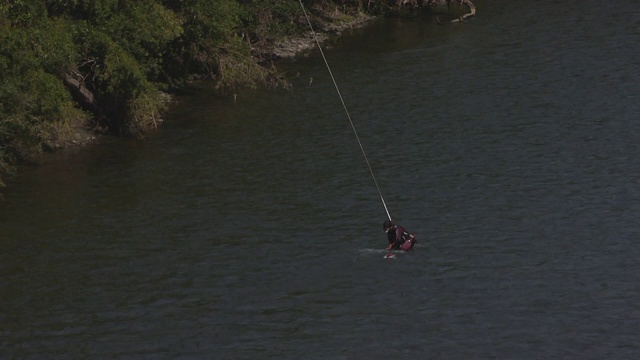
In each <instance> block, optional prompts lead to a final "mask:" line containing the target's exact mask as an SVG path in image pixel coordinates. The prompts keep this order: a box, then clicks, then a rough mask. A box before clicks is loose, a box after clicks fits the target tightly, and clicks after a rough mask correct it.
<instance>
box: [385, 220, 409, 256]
mask: <svg viewBox="0 0 640 360" xmlns="http://www.w3.org/2000/svg"><path fill="white" fill-rule="evenodd" d="M382 229H383V230H384V232H385V233H387V240H388V241H389V246H387V250H391V249H395V250H403V251H409V250H411V248H412V247H413V245H414V244H415V243H416V236H415V235H412V234H409V233H408V232H407V231H406V230H405V229H404V228H403V227H402V226H400V225H395V224H394V223H393V222H391V220H387V221H385V222H384V223H382Z"/></svg>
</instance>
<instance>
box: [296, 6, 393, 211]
mask: <svg viewBox="0 0 640 360" xmlns="http://www.w3.org/2000/svg"><path fill="white" fill-rule="evenodd" d="M298 1H299V2H300V7H301V8H302V12H303V13H304V17H305V18H306V19H307V23H308V24H309V28H310V29H311V34H312V35H313V40H314V41H315V42H316V44H317V45H318V50H320V55H322V59H323V60H324V64H325V65H326V66H327V70H328V71H329V75H330V76H331V80H332V81H333V86H335V88H336V92H337V93H338V97H339V98H340V102H341V103H342V107H343V108H344V112H345V113H346V114H347V119H349V124H351V129H352V130H353V134H354V135H355V136H356V140H357V141H358V145H360V151H362V156H363V157H364V161H365V162H366V163H367V167H368V168H369V173H370V174H371V178H373V183H374V184H375V185H376V189H378V195H380V200H381V201H382V206H384V211H386V212H387V218H389V221H391V215H390V214H389V209H388V208H387V203H386V202H385V201H384V197H382V191H380V186H378V181H377V180H376V176H375V174H374V173H373V169H372V168H371V164H370V163H369V159H368V158H367V153H366V152H365V151H364V147H363V146H362V142H361V141H360V136H358V132H357V131H356V127H355V125H353V120H351V115H349V110H347V105H345V103H344V99H343V98H342V94H340V89H339V88H338V83H337V82H336V79H335V78H334V77H333V73H332V72H331V67H330V66H329V62H328V61H327V58H326V56H324V51H322V46H320V41H318V36H317V35H316V32H315V30H313V25H311V20H310V19H309V15H307V11H306V10H305V9H304V5H303V4H302V0H298Z"/></svg>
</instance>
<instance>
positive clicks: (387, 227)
mask: <svg viewBox="0 0 640 360" xmlns="http://www.w3.org/2000/svg"><path fill="white" fill-rule="evenodd" d="M394 227H395V225H393V223H392V222H391V220H387V221H385V222H383V223H382V230H384V232H389V230H391V229H393V228H394Z"/></svg>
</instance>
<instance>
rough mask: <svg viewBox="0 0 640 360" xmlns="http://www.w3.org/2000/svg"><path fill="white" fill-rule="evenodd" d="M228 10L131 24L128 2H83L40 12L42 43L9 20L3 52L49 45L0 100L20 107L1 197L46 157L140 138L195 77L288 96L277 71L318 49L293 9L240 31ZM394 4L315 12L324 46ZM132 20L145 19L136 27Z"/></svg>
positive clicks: (0, 132) (7, 148) (169, 12)
mask: <svg viewBox="0 0 640 360" xmlns="http://www.w3.org/2000/svg"><path fill="white" fill-rule="evenodd" d="M205 3H206V4H208V3H207V2H206V1H205V2H203V4H205ZM228 3H229V4H235V5H234V6H235V7H232V8H231V10H229V9H227V8H225V9H224V11H226V12H231V13H229V14H228V17H229V18H228V19H227V18H225V17H224V16H222V17H219V18H216V19H214V20H207V19H208V18H207V17H206V16H204V15H207V14H209V15H210V14H217V13H218V12H217V11H219V10H220V9H218V8H217V7H216V6H217V5H203V7H198V8H196V7H194V8H191V7H184V8H182V7H181V6H182V5H180V6H177V7H174V8H165V7H164V6H163V5H160V3H154V4H155V5H154V6H153V7H152V8H151V9H147V8H144V7H140V6H141V5H132V6H130V7H129V8H128V9H127V10H128V11H129V12H130V14H126V15H125V14H123V12H122V10H123V9H120V8H119V6H120V5H118V7H115V8H113V9H107V10H104V9H102V10H101V11H103V10H104V11H107V12H108V11H111V12H112V14H113V16H112V17H111V18H109V17H107V16H103V15H104V14H102V15H101V14H97V13H95V12H96V11H98V9H97V8H96V9H93V10H91V9H87V8H84V7H81V6H80V5H76V6H77V7H78V9H76V10H75V11H72V9H69V8H65V7H57V6H55V5H40V6H41V8H40V9H39V10H38V11H40V14H41V15H39V16H40V17H39V18H34V19H33V20H32V22H33V23H34V24H31V27H33V28H36V29H38V30H39V31H42V29H49V30H50V31H49V32H48V33H47V34H46V35H44V34H43V33H39V32H37V31H32V32H29V31H28V30H29V26H27V27H25V28H20V26H22V24H21V23H17V22H15V21H14V22H13V23H12V22H10V21H9V22H4V23H3V25H2V26H0V30H4V31H7V32H11V31H13V32H11V34H14V33H15V34H17V35H15V38H13V39H11V38H10V39H9V40H10V41H9V44H8V45H5V48H6V49H9V50H10V49H12V48H15V49H16V50H15V51H18V50H17V49H23V48H25V47H27V48H29V47H31V48H34V49H39V48H42V49H43V50H41V52H42V51H46V56H44V55H43V54H40V53H39V52H38V51H35V50H32V51H30V52H28V53H26V54H22V55H21V56H20V57H11V58H10V61H9V67H8V70H11V71H14V72H18V71H21V72H27V73H28V74H27V75H28V76H30V77H32V78H33V79H32V81H29V82H20V81H18V80H16V79H18V78H19V77H5V78H4V79H3V78H2V75H0V87H3V88H6V89H9V91H8V92H7V91H4V92H2V91H0V100H2V102H3V103H6V104H12V105H13V106H8V107H6V108H5V109H0V110H3V111H0V118H2V119H3V121H2V122H0V188H1V187H2V186H4V184H3V182H2V176H3V175H5V178H7V175H10V174H12V173H14V172H15V166H16V164H20V163H22V164H25V163H38V162H39V161H42V159H43V157H44V158H46V153H49V152H52V151H58V150H60V149H64V148H67V147H76V146H86V145H89V144H91V143H94V142H97V141H99V140H100V138H101V137H102V136H108V135H124V136H135V137H144V136H145V134H146V133H148V132H149V131H153V130H154V129H156V128H157V127H159V126H160V125H161V123H162V121H163V120H162V114H163V112H164V111H166V109H167V108H168V107H170V106H171V103H172V101H173V100H172V96H170V95H168V94H172V93H175V91H176V90H178V91H179V89H181V88H183V87H185V86H188V82H189V81H190V79H192V77H194V76H195V77H197V78H199V79H209V80H210V81H213V82H214V83H215V87H216V88H217V89H219V90H220V94H221V95H222V96H229V95H231V96H235V95H234V94H235V90H236V89H239V88H246V87H251V88H268V87H274V86H284V87H287V86H288V85H289V83H288V79H287V78H286V77H285V76H284V75H283V74H280V72H279V70H278V67H277V66H276V64H277V62H278V61H279V60H281V59H288V58H293V57H296V56H299V55H300V54H301V53H304V52H308V51H312V50H313V49H314V48H315V47H316V43H315V39H314V37H313V35H312V34H311V32H310V31H309V29H308V24H307V22H306V19H305V18H303V17H302V15H301V13H300V9H299V6H298V4H297V2H291V3H287V5H286V6H285V5H283V6H282V7H281V8H277V7H274V5H273V4H262V5H260V6H259V7H257V8H255V9H254V8H251V12H252V16H251V17H250V20H248V21H247V20H243V22H238V21H239V20H238V18H236V17H235V16H236V15H237V14H241V13H242V12H241V10H242V11H247V10H248V9H249V8H243V6H245V5H239V3H237V2H235V1H231V0H229V1H228ZM394 3H395V2H386V1H377V2H372V1H369V3H368V5H367V6H368V7H367V8H364V6H361V7H348V6H345V5H340V6H338V5H336V4H333V3H331V2H326V3H323V4H322V5H314V6H313V8H311V9H307V11H308V13H309V15H310V18H311V22H312V24H313V27H314V29H315V31H316V34H317V37H318V40H319V41H320V42H321V43H324V42H325V41H327V40H329V39H332V38H336V37H339V36H340V35H341V34H342V33H343V32H344V31H346V30H348V29H355V28H360V27H363V26H366V25H367V24H368V23H369V21H371V20H372V19H375V18H377V17H379V16H385V15H389V14H390V11H392V12H393V11H399V8H397V7H396V8H395V10H390V9H392V8H393V7H392V6H390V5H388V4H394ZM375 4H378V5H375ZM380 4H387V5H380ZM423 4H424V2H423ZM34 6H35V5H34ZM372 6H378V7H377V8H373V7H372ZM7 9H9V10H12V9H13V6H9V7H8V8H1V7H0V16H4V17H8V14H9V12H7V11H6V10H7ZM234 9H235V10H234ZM243 9H244V10H243ZM415 9H417V8H416V7H414V8H411V9H410V11H415ZM22 10H24V9H22ZM27 10H29V9H27ZM36 10H37V9H30V11H32V12H33V13H38V12H37V11H36ZM3 11H4V12H3ZM233 11H236V13H233ZM42 14H44V15H42ZM234 14H236V15H234ZM98 15H100V16H98ZM245 15H246V14H245ZM130 18H135V19H137V20H136V21H137V22H136V23H135V24H134V25H132V24H131V22H130V21H129V20H131V19H130ZM191 18H192V19H193V20H187V19H191ZM105 19H111V20H105ZM0 20H1V19H0ZM88 24H93V25H95V26H88ZM16 29H17V30H19V31H17V32H16V31H14V30H16ZM149 29H154V30H153V31H151V32H147V31H146V30H149ZM196 30H197V31H196ZM20 32H21V33H23V34H22V35H20ZM34 34H35V35H34ZM38 34H40V35H38ZM126 34H130V35H126ZM131 34H133V35H131ZM47 36H50V38H48V37H47ZM25 39H26V40H25ZM212 39H216V40H215V41H213V40H212ZM2 40H3V41H5V42H6V41H7V39H2ZM21 42H26V44H22V43H21ZM0 45H2V44H0ZM15 51H14V52H15ZM153 53H159V54H161V55H155V56H152V55H151V54H153ZM2 57H3V54H2V53H0V60H2ZM5 57H6V56H5ZM16 59H17V60H16ZM78 59H81V60H80V61H79V60H78ZM22 62H24V64H23V63H22ZM27 75H25V76H24V77H27ZM63 84H64V85H63ZM0 90H2V89H0ZM7 94H8V95H7ZM15 99H20V100H19V101H15ZM34 102H36V103H37V106H33V103H34ZM14 104H15V105H14ZM81 109H82V110H81ZM3 112H4V113H3ZM43 154H44V155H43ZM8 177H11V176H8Z"/></svg>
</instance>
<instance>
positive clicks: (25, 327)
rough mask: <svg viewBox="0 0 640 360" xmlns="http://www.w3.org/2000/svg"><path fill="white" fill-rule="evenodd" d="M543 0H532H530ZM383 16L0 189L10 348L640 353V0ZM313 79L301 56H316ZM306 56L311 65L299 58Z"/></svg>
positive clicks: (523, 355) (89, 353)
mask: <svg viewBox="0 0 640 360" xmlns="http://www.w3.org/2000/svg"><path fill="white" fill-rule="evenodd" d="M534 4H535V5H534ZM476 5H477V6H478V16H477V17H476V18H474V19H472V20H471V21H470V22H468V23H465V24H453V25H452V24H444V25H438V24H437V23H436V22H435V21H432V20H428V19H424V18H414V19H384V20H380V21H375V22H373V23H372V24H371V26H369V27H367V28H365V29H362V30H358V31H355V32H354V33H353V34H349V35H346V36H344V37H342V38H341V39H340V40H339V41H338V42H337V43H336V44H335V46H333V47H331V48H330V49H327V50H326V55H327V58H328V61H329V63H330V64H331V66H332V70H333V73H334V75H335V76H336V79H337V81H338V83H339V85H340V90H341V93H342V94H343V96H344V98H345V103H346V104H347V107H348V109H349V112H350V114H351V116H352V118H353V120H354V125H355V127H356V129H357V130H358V134H359V136H360V139H361V141H362V144H363V147H364V149H365V151H366V153H367V156H368V158H369V160H370V163H371V166H372V168H373V170H374V173H375V175H376V178H377V181H378V183H379V186H380V189H381V192H382V194H383V196H384V199H385V201H386V205H387V206H388V208H389V211H390V213H391V216H392V217H393V219H394V220H396V221H397V222H398V223H400V224H402V225H403V226H405V227H406V228H407V229H408V230H409V231H411V232H415V233H417V235H418V240H419V243H418V245H417V246H416V248H415V249H414V251H412V252H410V253H404V254H398V255H397V257H396V258H395V259H383V255H384V253H385V252H384V251H383V250H382V249H383V248H384V246H385V241H386V240H385V237H384V234H383V233H382V229H381V224H382V222H383V221H384V220H385V219H386V212H385V209H384V207H383V204H382V201H381V199H380V197H379V196H378V192H377V190H376V188H375V185H374V182H373V180H372V178H371V176H370V174H369V171H368V169H367V167H366V163H365V161H364V159H363V156H362V154H361V152H360V148H359V146H358V144H357V141H356V139H355V137H354V134H353V131H352V129H351V126H350V124H349V122H348V120H347V118H346V115H345V113H344V111H343V109H342V105H341V104H340V102H339V99H338V97H337V95H336V92H335V89H334V88H333V84H332V83H331V80H330V78H329V77H328V74H327V71H326V69H325V68H324V64H323V62H322V59H321V58H319V57H318V55H317V53H316V52H314V53H313V54H312V55H311V56H309V57H305V58H300V59H297V60H296V61H292V62H290V63H287V64H282V66H283V68H284V69H286V70H287V71H288V73H289V75H290V77H291V79H292V82H293V84H294V90H293V91H291V92H286V91H280V90H276V91H273V92H262V91H260V92H256V93H254V92H250V91H246V92H242V93H240V94H239V96H238V99H237V101H236V102H235V103H234V102H232V101H229V100H228V99H221V98H218V97H215V96H214V95H213V93H212V91H211V90H210V89H208V88H207V87H206V86H199V87H196V88H195V89H194V90H193V91H192V92H191V93H189V94H186V95H184V96H182V97H181V98H180V103H179V104H178V105H176V106H174V107H173V108H172V110H171V111H170V113H169V114H168V115H167V117H166V121H165V124H164V126H163V128H162V129H161V130H160V131H158V132H157V133H154V134H152V135H151V136H150V137H149V138H148V139H147V140H145V141H135V140H123V139H107V140H106V141H102V142H100V143H99V144H97V145H95V146H91V147H88V148H84V149H82V150H68V151H64V152H61V153H59V154H56V155H55V156H53V157H52V159H50V160H49V161H47V162H46V163H44V164H42V165H40V166H38V167H32V168H26V169H23V170H22V171H21V175H20V177H19V179H18V181H17V182H15V183H13V184H12V185H11V187H10V188H9V189H8V191H6V194H5V198H6V199H5V201H3V202H0V277H1V279H2V281H1V282H0V294H1V297H0V350H1V351H0V358H3V359H14V358H26V359H31V358H42V359H50V358H90V359H97V358H125V359H126V358H153V359H157V358H186V359H201V358H202V359H268V358H278V359H387V358H395V359H605V358H606V359H632V358H637V356H638V355H639V354H640V335H639V334H638V329H640V300H639V298H638V295H639V294H640V262H639V259H640V247H639V246H638V240H640V225H639V224H638V218H640V158H639V157H638V155H639V152H638V150H639V149H638V144H640V122H639V121H638V120H639V119H638V115H639V114H640V98H639V94H640V60H639V59H640V56H639V55H640V50H639V47H638V44H640V5H639V4H638V3H637V2H636V1H632V0H612V1H608V2H602V1H595V0H586V1H581V2H575V1H551V0H548V1H537V2H525V1H498V0H477V1H476ZM311 78H312V79H313V80H312V81H311V80H310V79H311ZM310 82H311V84H309V83H310Z"/></svg>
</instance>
